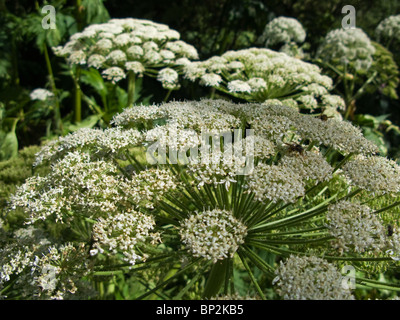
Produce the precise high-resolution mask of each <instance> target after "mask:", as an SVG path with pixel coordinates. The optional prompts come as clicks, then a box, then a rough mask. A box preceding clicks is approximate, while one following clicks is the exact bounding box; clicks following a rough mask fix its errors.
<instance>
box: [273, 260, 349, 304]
mask: <svg viewBox="0 0 400 320" xmlns="http://www.w3.org/2000/svg"><path fill="white" fill-rule="evenodd" d="M276 274H277V276H276V278H275V279H274V284H275V286H276V287H277V288H276V292H277V293H278V294H279V295H280V296H281V297H282V298H283V299H285V300H353V299H354V297H353V296H352V295H351V293H350V291H349V290H346V289H343V287H342V283H341V282H342V275H341V274H340V272H339V271H338V270H337V269H336V267H335V266H334V265H333V264H331V263H329V262H328V261H326V260H324V259H321V258H318V257H314V256H310V257H307V256H305V257H301V256H294V255H291V256H290V257H289V258H288V259H287V260H286V261H285V262H284V263H283V262H281V263H280V266H279V268H278V269H277V270H276Z"/></svg>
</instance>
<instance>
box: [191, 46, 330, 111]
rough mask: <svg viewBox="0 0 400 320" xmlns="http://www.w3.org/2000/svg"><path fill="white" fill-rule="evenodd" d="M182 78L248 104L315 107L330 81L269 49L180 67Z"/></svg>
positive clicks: (314, 68) (229, 54)
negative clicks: (269, 102)
mask: <svg viewBox="0 0 400 320" xmlns="http://www.w3.org/2000/svg"><path fill="white" fill-rule="evenodd" d="M184 74H185V77H186V78H187V79H189V80H191V81H196V80H197V79H199V80H200V84H202V85H205V86H212V87H214V88H216V89H218V90H221V91H222V92H224V93H228V94H231V95H233V96H235V97H240V98H243V99H245V100H248V101H259V102H263V101H266V100H268V99H278V100H288V99H291V98H292V97H293V99H294V101H296V102H297V105H296V107H297V106H299V107H304V108H308V109H314V108H316V107H317V104H318V102H319V100H320V99H321V98H322V96H329V91H330V90H331V89H332V79H331V78H329V77H328V76H325V75H322V74H321V70H320V68H319V67H318V66H316V65H314V64H311V63H307V62H304V61H301V60H299V59H296V58H293V57H290V56H288V55H287V54H285V53H281V52H276V51H273V50H270V49H262V48H250V49H243V50H238V51H227V52H225V53H224V54H222V55H221V56H214V57H211V58H209V59H208V60H205V61H201V62H192V63H190V64H188V65H186V66H185V67H184ZM298 91H302V94H298Z"/></svg>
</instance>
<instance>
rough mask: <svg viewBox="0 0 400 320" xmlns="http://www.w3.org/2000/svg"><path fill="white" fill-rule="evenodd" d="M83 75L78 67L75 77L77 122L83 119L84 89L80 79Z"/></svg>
mask: <svg viewBox="0 0 400 320" xmlns="http://www.w3.org/2000/svg"><path fill="white" fill-rule="evenodd" d="M80 76H81V68H80V67H79V66H77V67H76V76H75V78H74V84H75V123H79V122H81V121H82V91H81V86H80V85H79V79H80Z"/></svg>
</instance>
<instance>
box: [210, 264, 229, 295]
mask: <svg viewBox="0 0 400 320" xmlns="http://www.w3.org/2000/svg"><path fill="white" fill-rule="evenodd" d="M229 260H230V259H224V260H222V261H218V262H216V263H215V264H214V265H213V266H212V268H211V272H210V275H209V276H208V279H207V283H206V287H205V288H204V292H203V298H205V299H209V298H212V297H214V296H216V295H217V294H218V293H219V291H220V289H221V287H222V284H223V282H224V280H225V274H226V272H228V269H229Z"/></svg>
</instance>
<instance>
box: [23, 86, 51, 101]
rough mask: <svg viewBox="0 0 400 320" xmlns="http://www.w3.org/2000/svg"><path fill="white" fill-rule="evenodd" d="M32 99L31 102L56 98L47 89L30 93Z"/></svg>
mask: <svg viewBox="0 0 400 320" xmlns="http://www.w3.org/2000/svg"><path fill="white" fill-rule="evenodd" d="M29 96H30V98H31V100H40V101H46V100H48V99H49V98H51V97H54V94H53V93H52V92H51V91H49V90H46V89H41V88H39V89H35V90H33V91H32V92H31V93H30V95H29Z"/></svg>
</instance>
